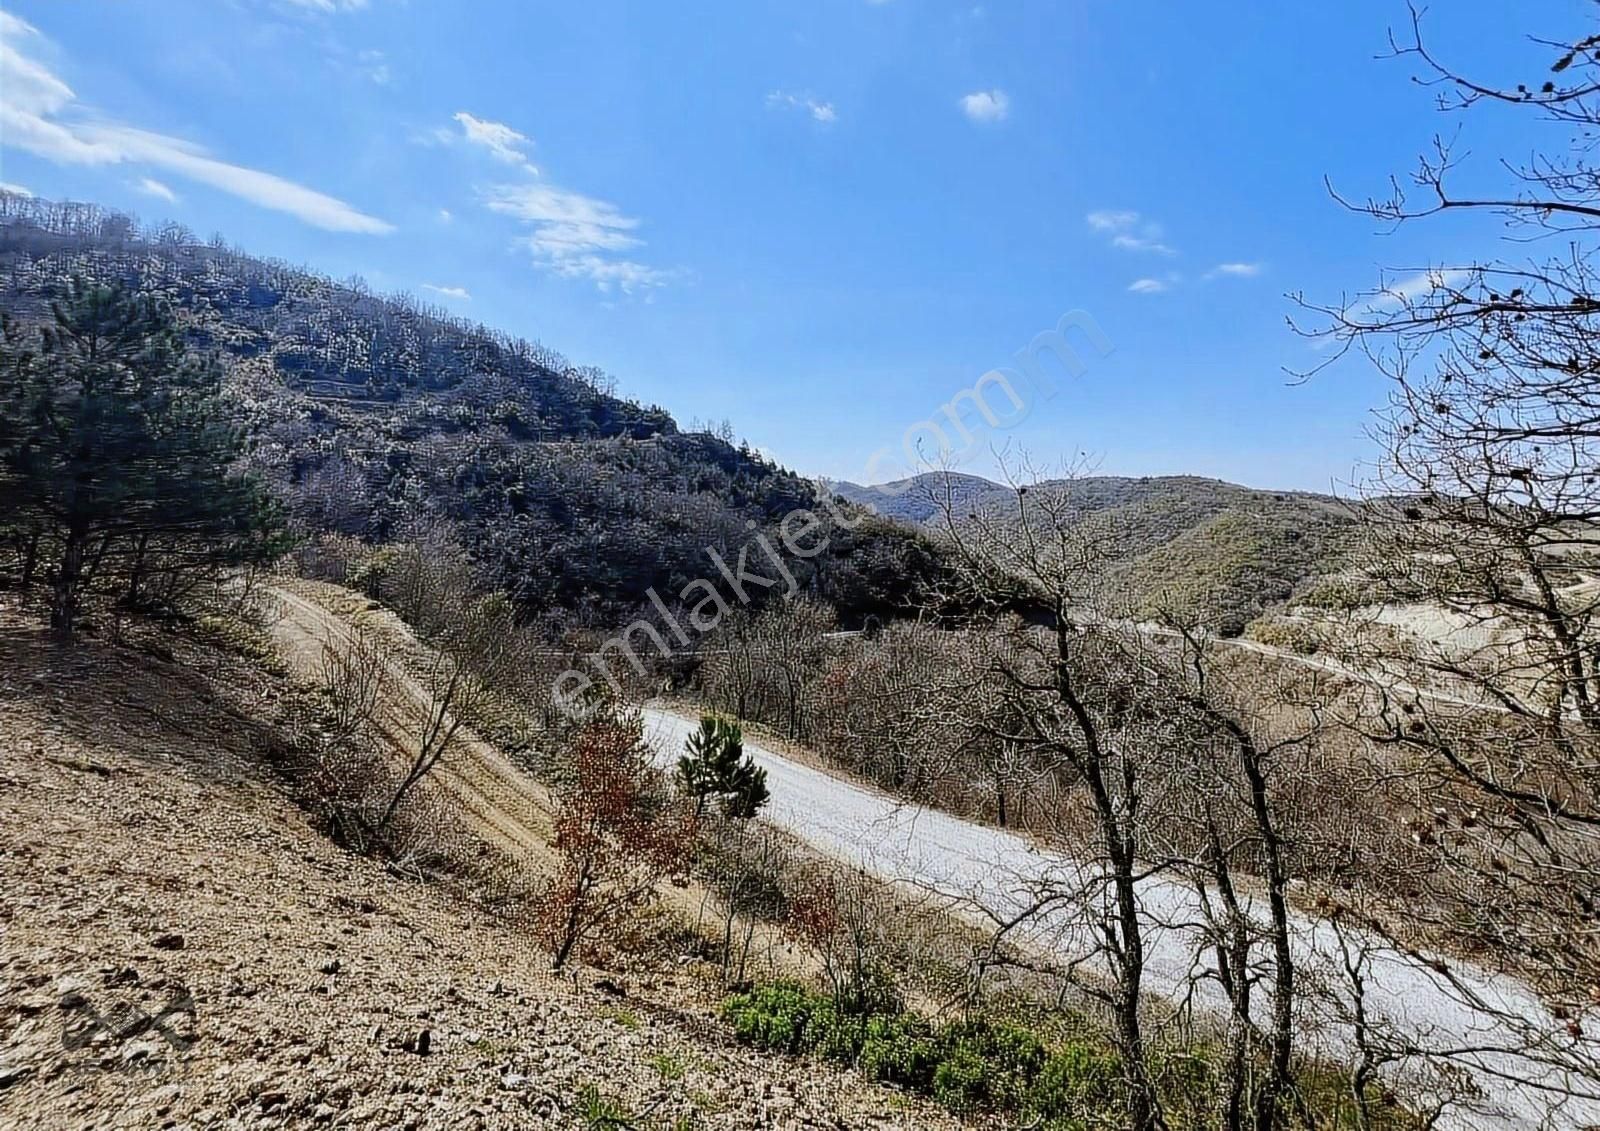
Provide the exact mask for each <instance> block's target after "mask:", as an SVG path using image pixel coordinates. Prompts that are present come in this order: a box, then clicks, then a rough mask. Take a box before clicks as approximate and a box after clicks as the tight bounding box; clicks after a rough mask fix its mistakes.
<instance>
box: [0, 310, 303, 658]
mask: <svg viewBox="0 0 1600 1131" xmlns="http://www.w3.org/2000/svg"><path fill="white" fill-rule="evenodd" d="M51 313H52V320H51V322H50V324H48V325H46V326H45V327H44V328H43V329H41V330H40V331H39V332H38V334H37V336H36V339H35V340H30V339H29V338H28V336H27V335H24V334H23V333H21V332H20V331H19V330H18V329H17V328H16V327H14V326H11V325H7V327H6V328H5V332H4V334H3V335H0V420H3V421H4V423H3V424H0V502H3V503H4V513H5V514H6V515H7V520H6V521H7V525H8V526H9V527H10V528H11V529H12V531H13V532H14V536H17V535H18V533H20V537H22V538H24V539H26V540H28V542H29V546H30V548H31V549H30V554H31V555H33V556H35V557H36V560H37V561H38V562H39V563H40V564H41V565H43V566H44V572H45V574H46V575H47V576H48V577H49V579H50V581H51V590H52V592H51V610H50V621H51V625H52V627H53V628H54V629H55V630H56V631H57V632H58V633H60V634H62V635H63V636H70V635H71V634H72V632H73V629H74V627H75V626H76V623H77V619H78V614H79V612H80V610H81V608H82V606H83V602H84V599H85V597H86V596H87V595H88V594H89V593H90V592H92V591H98V592H106V593H114V594H117V595H118V596H120V597H121V599H122V600H123V601H124V602H126V603H128V604H130V605H135V606H140V605H145V604H148V603H150V597H149V594H148V592H147V587H148V586H149V585H150V584H151V582H152V581H153V579H157V578H160V579H162V580H164V581H167V582H169V583H170V582H172V581H173V580H174V579H175V578H179V577H182V576H192V575H195V574H197V573H199V572H202V571H205V570H208V569H214V568H216V567H220V566H228V565H240V564H244V563H247V562H256V561H265V560H269V559H270V558H272V557H274V556H276V555H277V554H279V553H281V552H282V551H283V549H284V548H285V540H284V534H283V526H282V522H281V520H280V517H279V513H278V509H277V507H276V506H275V505H274V504H273V502H272V501H271V500H270V499H269V498H268V497H267V495H266V494H265V493H264V491H263V490H262V488H261V487H260V485H259V484H258V483H256V482H255V481H254V480H253V479H251V478H249V477H248V476H245V475H242V474H240V473H238V472H237V471H236V470H235V467H236V464H237V463H238V460H239V458H240V456H241V455H242V454H243V451H244V437H243V434H242V432H241V431H240V430H239V429H238V428H237V427H236V426H235V425H234V424H233V423H232V421H231V420H230V419H229V417H228V414H227V413H226V411H225V410H224V406H223V403H222V400H221V397H220V389H221V371H220V370H219V369H218V367H217V366H216V364H215V363H214V362H213V361H211V360H210V359H207V358H203V357H200V356H198V355H196V354H194V353H192V352H190V351H189V350H188V349H187V348H186V347H185V344H184V342H183V339H182V336H181V334H180V333H179V331H178V328H177V326H176V324H175V322H174V321H173V318H172V316H171V314H170V313H169V312H168V311H167V309H166V308H165V307H164V306H163V305H162V304H160V303H158V302H157V301H156V300H155V299H153V298H151V297H149V296H144V295H132V294H129V293H128V292H127V291H126V290H124V289H123V288H121V287H117V286H111V285H104V284H91V283H86V282H84V281H83V280H81V279H75V280H73V281H72V283H71V284H70V285H69V286H68V287H67V292H66V295H65V297H64V298H63V299H62V300H61V301H58V302H56V303H54V304H53V305H52V308H51Z"/></svg>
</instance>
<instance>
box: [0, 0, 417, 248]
mask: <svg viewBox="0 0 1600 1131" xmlns="http://www.w3.org/2000/svg"><path fill="white" fill-rule="evenodd" d="M35 42H38V43H42V42H43V37H42V36H41V35H40V34H39V32H38V31H37V30H35V29H34V27H33V26H32V25H30V24H28V23H25V22H24V21H22V20H19V19H17V18H16V17H15V16H12V15H9V14H7V13H4V12H0V74H4V75H5V79H6V95H5V99H4V101H0V144H3V145H5V146H7V147H9V148H13V149H21V150H25V151H26V152H28V153H32V154H34V155H36V156H38V157H43V158H45V159H46V160H48V161H54V162H55V163H57V164H62V165H115V164H122V163H129V164H142V165H150V166H154V167H156V168H160V169H165V170H167V171H168V172H171V173H175V174H177V175H179V176H183V177H187V178H189V179H190V180H194V181H199V182H200V183H201V184H206V185H210V186H211V187H212V188H216V189H220V190H222V191H223V192H227V193H231V194H232V195H234V196H237V197H240V198H241V199H244V200H247V201H249V202H250V203H252V204H257V205H260V206H261V207H263V208H270V209H273V210H274V211H278V212H286V213H288V214H289V215H291V216H294V217H296V218H298V219H300V220H303V221H304V222H305V223H307V224H311V225H314V226H315V227H319V228H325V229H327V230H329V231H335V232H364V233H372V234H381V233H384V232H389V231H393V227H392V225H390V224H388V223H386V222H384V221H383V220H379V219H377V218H376V217H373V216H368V215H366V214H365V213H362V212H360V211H358V210H356V209H355V208H352V207H351V206H350V205H348V204H346V203H345V202H344V201H342V200H337V199H335V198H334V197H331V196H327V195H326V194H324V193H320V192H317V191H315V190H314V189H309V188H306V187H304V186H303V185H298V184H295V183H294V182H292V181H288V180H285V179H283V178H282V177H278V176H274V175H273V174H271V173H263V172H261V171H259V170H256V169H249V168H246V167H244V166H242V165H232V164H229V163H228V162H226V161H219V160H217V159H216V158H214V157H211V156H208V155H207V154H206V152H205V151H204V150H203V149H201V148H200V147H198V146H196V145H193V144H191V143H190V142H186V141H183V140H181V139H179V138H173V137H168V136H166V135H164V134H158V133H150V132H147V131H145V130H140V129H137V128H135V127H133V126H126V125H120V124H117V123H115V122H108V121H104V120H98V119H97V120H95V121H93V122H91V121H89V120H87V119H86V118H85V117H82V116H75V117H68V116H67V115H69V114H70V113H71V112H72V111H73V110H74V109H75V107H76V105H77V96H76V95H75V94H74V93H73V91H72V88H71V87H69V86H68V85H67V84H66V83H64V82H62V81H61V79H59V78H58V77H56V75H55V74H54V73H52V72H51V71H50V69H49V68H48V67H46V66H45V65H44V64H42V63H40V62H39V61H38V60H37V59H35V58H33V57H31V56H30V55H28V54H27V53H26V51H27V49H28V48H29V47H30V46H32V45H33V44H34V43H35Z"/></svg>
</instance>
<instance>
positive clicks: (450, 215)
mask: <svg viewBox="0 0 1600 1131" xmlns="http://www.w3.org/2000/svg"><path fill="white" fill-rule="evenodd" d="M455 218H456V214H455V213H454V212H452V211H450V209H448V208H441V209H439V223H441V224H452V223H454V222H455Z"/></svg>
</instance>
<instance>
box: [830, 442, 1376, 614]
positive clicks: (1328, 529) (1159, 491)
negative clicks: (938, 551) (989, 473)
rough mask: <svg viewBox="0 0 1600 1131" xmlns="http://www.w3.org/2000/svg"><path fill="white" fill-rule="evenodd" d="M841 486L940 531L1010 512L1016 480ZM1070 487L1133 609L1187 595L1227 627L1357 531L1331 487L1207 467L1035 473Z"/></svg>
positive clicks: (1185, 601) (940, 478)
mask: <svg viewBox="0 0 1600 1131" xmlns="http://www.w3.org/2000/svg"><path fill="white" fill-rule="evenodd" d="M832 488H833V490H834V491H835V492H836V493H837V494H838V495H840V496H841V497H842V498H845V499H849V500H851V501H854V502H857V503H859V504H861V505H862V506H866V507H871V508H872V509H874V510H876V511H878V513H879V514H882V515H884V516H886V517H888V518H892V519H894V520H895V521H897V522H903V523H907V524H909V525H914V526H918V527H920V528H923V529H928V530H930V531H932V532H934V533H935V534H937V531H938V530H939V528H940V527H942V526H943V525H944V523H945V512H946V504H945V500H946V497H947V492H948V500H949V508H948V509H949V510H950V512H951V513H952V514H953V516H954V518H955V520H956V522H957V523H958V524H960V523H961V522H964V521H967V520H968V519H969V518H970V516H973V515H978V514H982V515H985V516H986V517H988V518H990V519H996V518H1000V519H1003V518H1005V517H1006V516H1007V515H1008V514H1009V513H1011V512H1012V511H1013V509H1014V507H1015V503H1016V495H1015V493H1014V492H1013V491H1012V489H1011V488H1010V487H1007V486H1005V485H1004V484H1000V483H994V482H992V481H990V480H988V479H983V478H981V477H979V476H976V475H961V474H951V475H950V476H949V477H948V479H947V477H946V476H945V475H944V474H943V473H941V472H928V473H924V474H922V475H919V476H916V477H914V478H912V479H903V480H899V481H897V482H894V483H890V484H886V485H884V486H883V487H863V486H860V485H859V484H854V483H835V484H832ZM1030 490H1032V491H1055V492H1061V493H1064V494H1065V495H1066V496H1067V498H1068V500H1069V501H1070V509H1071V511H1072V513H1074V514H1075V515H1076V516H1078V517H1080V518H1081V520H1082V521H1083V522H1084V523H1085V524H1086V525H1088V526H1090V527H1091V528H1092V530H1093V532H1094V534H1095V537H1096V538H1098V539H1099V540H1100V541H1101V544H1102V549H1103V550H1104V552H1105V553H1106V556H1107V558H1108V566H1107V571H1106V575H1105V577H1104V578H1103V582H1104V584H1105V587H1106V590H1107V593H1108V595H1109V596H1110V597H1111V599H1113V600H1114V601H1115V603H1117V604H1119V605H1121V606H1123V607H1124V608H1125V609H1126V611H1127V612H1129V613H1130V615H1134V616H1150V615H1153V614H1155V613H1156V612H1157V611H1158V610H1159V609H1160V608H1161V607H1163V606H1172V605H1174V604H1178V605H1182V606H1184V607H1186V608H1189V609H1191V610H1193V611H1195V612H1197V613H1198V614H1199V615H1200V616H1201V618H1202V620H1203V621H1204V623H1206V624H1208V625H1209V626H1210V627H1211V628H1213V629H1215V630H1217V631H1219V632H1223V633H1228V634H1234V633H1238V632H1241V631H1243V629H1244V626H1245V625H1246V624H1248V623H1249V622H1250V621H1251V620H1253V619H1255V617H1257V616H1259V615H1261V613H1262V612H1264V611H1266V610H1267V609H1269V608H1271V607H1273V606H1275V605H1277V604H1280V603H1282V602H1283V601H1285V600H1286V599H1287V598H1288V597H1289V596H1290V595H1291V594H1292V593H1293V592H1294V591H1295V590H1296V589H1297V588H1299V587H1301V586H1302V585H1304V584H1305V583H1306V582H1307V581H1309V580H1310V579H1312V578H1314V577H1317V576H1319V575H1321V574H1323V573H1327V572H1332V571H1333V570H1335V569H1336V568H1338V565H1339V563H1340V561H1341V558H1342V555H1343V554H1344V552H1345V550H1346V548H1347V546H1348V544H1349V541H1350V538H1351V536H1352V535H1353V532H1354V519H1355V514H1354V512H1353V511H1352V510H1351V508H1350V506H1349V505H1348V504H1346V503H1344V502H1341V501H1340V500H1338V499H1335V498H1333V497H1331V496H1328V495H1319V494H1314V493H1311V492H1304V491H1262V490H1257V489H1255V488H1251V487H1242V486H1239V485H1238V484H1234V483H1225V482H1223V481H1221V480H1217V479H1206V478H1202V477H1199V476H1191V475H1175V476H1151V477H1140V478H1132V477H1127V476H1113V475H1098V476H1085V477H1083V478H1079V479H1071V480H1052V481H1046V482H1042V483H1038V484H1033V485H1030Z"/></svg>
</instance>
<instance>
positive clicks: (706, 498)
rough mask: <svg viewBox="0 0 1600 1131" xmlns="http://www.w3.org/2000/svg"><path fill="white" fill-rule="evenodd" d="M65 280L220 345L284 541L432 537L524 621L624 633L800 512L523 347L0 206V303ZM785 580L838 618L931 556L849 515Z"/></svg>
mask: <svg viewBox="0 0 1600 1131" xmlns="http://www.w3.org/2000/svg"><path fill="white" fill-rule="evenodd" d="M74 278H83V279H86V280H88V281H89V282H91V283H102V282H103V283H117V284H120V285H122V286H124V287H125V288H126V289H127V290H129V291H130V292H133V293H136V294H139V295H142V296H148V297H150V298H153V299H156V300H159V301H162V302H164V303H166V304H168V305H169V306H170V307H171V308H172V310H173V311H174V313H175V315H176V317H177V319H178V321H179V324H180V326H181V327H182V330H183V332H184V334H185V336H186V337H187V339H188V342H189V344H190V345H191V346H194V347H197V348H198V349H201V350H209V351H215V352H216V353H218V354H219V355H220V357H221V359H222V360H223V362H224V363H225V379H224V386H223V387H224V391H225V394H226V395H227V397H228V398H229V399H230V400H231V401H232V403H233V404H234V405H235V406H236V407H237V409H238V410H239V411H240V412H241V413H242V415H243V416H244V418H245V420H246V421H247V423H248V425H249V430H250V432H251V433H252V441H253V443H252V447H253V454H252V456H251V462H252V466H253V468H254V470H257V471H258V472H260V473H261V475H262V477H263V478H264V479H265V480H266V482H267V483H268V484H269V485H270V486H272V487H273V488H275V489H276V491H277V492H278V493H279V494H281V495H282V496H284V497H285V498H286V499H287V500H288V503H289V507H290V510H291V513H292V517H293V518H294V520H295V523H296V525H297V527H298V529H299V530H300V531H302V532H303V533H307V534H309V533H313V532H315V533H328V532H333V533H340V534H346V535H353V536H358V537H361V538H365V539H368V540H373V541H388V540H394V539H400V538H407V537H413V536H415V534H416V532H417V531H419V530H421V529H423V528H428V527H434V528H442V529H443V530H444V531H445V532H446V534H447V535H448V536H450V537H451V538H453V539H455V540H458V541H460V542H461V543H462V544H463V545H464V546H466V548H467V549H468V550H469V551H470V552H471V553H472V555H473V557H474V559H475V561H476V563H477V565H478V567H479V570H480V574H481V581H482V583H483V584H484V586H485V587H486V588H492V589H497V590H502V591H506V592H509V593H511V594H513V595H514V596H515V597H516V599H517V600H518V602H519V603H520V604H521V606H522V607H523V609H524V611H525V613H527V614H529V615H535V616H538V615H550V616H553V617H557V618H558V619H560V620H561V621H563V622H565V623H571V622H573V621H576V622H579V623H584V622H587V623H590V624H595V625H612V624H615V623H620V622H621V621H623V620H626V619H628V618H629V617H631V616H632V615H633V614H634V613H635V611H636V610H638V609H640V608H641V607H643V606H645V604H646V601H647V594H648V591H649V590H650V589H652V588H654V589H655V590H656V591H657V592H658V593H660V594H662V595H663V597H664V598H666V599H667V600H669V601H670V600H672V598H673V597H674V595H676V594H677V593H679V592H680V590H681V589H682V587H683V586H684V585H685V584H687V583H688V582H689V581H691V580H693V579H695V578H698V577H703V576H707V575H708V574H711V571H712V570H713V566H712V564H711V563H710V561H709V560H708V557H707V553H706V548H707V547H714V548H717V549H718V550H719V551H721V552H723V553H724V554H726V553H727V551H728V550H729V548H730V547H732V548H735V549H736V548H737V547H738V546H740V545H743V544H744V543H745V542H746V541H747V540H748V539H749V537H750V532H749V528H748V527H747V525H746V524H747V523H755V524H756V526H757V527H758V528H771V527H772V526H774V524H776V523H777V522H778V521H780V520H781V519H782V518H783V516H785V515H786V514H789V513H790V512H792V511H794V510H795V509H797V508H800V507H812V506H815V505H816V502H817V499H816V492H815V488H814V486H813V485H812V484H811V483H810V482H808V481H806V480H804V479H802V478H800V477H799V476H797V475H795V474H793V473H791V472H788V471H785V470H784V469H782V468H779V467H777V466H775V465H774V464H772V463H771V462H769V461H767V460H766V459H764V458H763V457H761V456H760V455H758V454H757V453H755V452H754V451H753V450H751V449H750V448H749V447H748V446H745V445H735V444H733V443H731V442H730V440H729V439H728V438H727V436H726V434H724V435H713V434H710V433H707V432H685V431H683V430H681V429H679V427H678V426H677V424H676V423H675V422H674V421H673V419H672V417H671V416H670V415H669V414H668V413H667V412H666V411H665V410H664V409H661V408H659V407H655V406H646V405H641V404H639V403H637V402H634V401H630V400H626V399H622V398H619V397H617V396H615V395H614V394H613V393H612V391H611V384H610V381H609V380H608V379H607V378H606V377H605V375H604V374H602V373H600V372H599V371H598V370H595V369H590V368H584V367H580V366H576V365H573V364H571V363H569V362H568V361H567V360H566V359H564V358H562V357H561V356H560V355H558V354H556V353H554V352H553V351H550V350H547V349H544V348H543V347H541V346H538V345H536V344H534V343H530V342H527V341H524V340H522V339H518V338H513V337H510V336H507V335H504V334H500V333H496V332H494V331H491V330H489V329H486V328H484V327H483V326H480V325H477V324H474V323H470V322H467V321H465V320H462V319H459V318H454V317H451V316H450V315H449V314H448V313H447V312H445V311H443V310H441V309H437V308H432V307H428V306H425V305H422V304H420V303H418V302H416V301H414V300H412V299H410V298H409V297H406V296H392V297H382V296H378V295H375V294H373V293H372V292H371V291H370V290H368V289H367V288H366V287H365V285H363V284H362V283H361V282H360V281H359V280H354V281H350V282H344V283H339V282H334V281H333V280H331V279H328V278H325V277H323V276H320V275H317V274H314V273H312V272H310V271H306V270H303V269H299V268H295V267H291V266H288V265H285V264H282V263H276V262H271V261H267V260H262V259H258V258H255V257H253V256H250V255H247V254H245V253H243V252H241V251H239V250H237V249H233V248H230V247H228V246H226V245H224V244H223V242H222V241H221V240H220V238H218V239H214V240H212V241H211V242H210V243H207V244H201V243H199V242H198V241H196V240H195V239H194V237H193V236H192V235H191V234H190V233H188V232H187V231H185V230H184V229H182V228H180V227H177V226H175V225H168V226H166V227H164V228H161V229H159V230H154V231H146V230H142V229H140V228H139V226H138V225H137V224H136V223H135V222H134V221H133V220H132V219H131V218H130V217H128V216H126V215H123V214H120V213H116V212H110V211H106V210H103V209H100V208H98V207H95V206H93V205H85V204H54V203H50V202H47V201H41V200H36V199H32V198H23V197H19V196H16V195H13V194H6V193H0V309H4V310H5V311H6V312H7V314H8V315H9V316H10V318H11V319H12V320H13V321H15V322H17V323H19V324H22V325H24V326H26V325H31V324H41V323H45V322H47V321H48V320H49V318H50V304H51V303H52V302H54V301H56V300H58V299H60V298H61V296H62V295H63V294H64V293H65V291H66V289H67V287H68V285H69V283H70V281H71V280H72V279H74ZM850 521H852V522H854V521H856V520H854V519H852V520H850ZM791 568H792V569H793V570H794V571H795V573H796V575H797V579H798V581H799V582H800V584H802V585H803V586H805V587H806V588H808V589H809V590H811V591H812V592H813V593H814V594H816V595H817V596H819V597H822V598H823V599H825V600H828V601H830V602H832V603H834V604H835V605H836V606H837V607H838V608H839V611H840V613H841V615H842V616H843V617H844V618H845V619H846V620H847V621H850V620H859V619H861V618H863V617H865V616H868V615H878V616H884V615H890V614H893V613H894V612H896V611H899V610H900V609H902V608H903V607H905V606H906V604H907V603H908V601H909V600H910V599H912V598H913V597H914V595H915V593H916V592H917V585H918V580H919V579H923V578H927V577H929V576H931V574H932V573H933V572H934V570H935V569H936V560H935V557H934V554H933V551H932V550H931V548H930V547H929V545H928V543H927V541H926V539H924V538H922V537H920V536H918V535H917V534H915V533H911V532H908V531H906V530H904V529H900V528H897V527H895V526H892V525H890V524H888V523H886V522H883V521H880V520H877V519H874V518H871V517H866V518H864V519H862V520H861V521H860V524H859V525H856V526H855V527H854V528H853V529H851V528H848V527H847V526H846V525H845V524H841V523H836V524H835V525H834V527H833V529H832V532H831V538H830V544H829V547H828V549H827V551H826V552H825V553H823V554H822V555H820V556H819V557H817V558H814V559H811V560H809V561H795V562H793V563H791ZM713 576H714V574H713ZM557 610H559V612H556V611H557Z"/></svg>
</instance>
